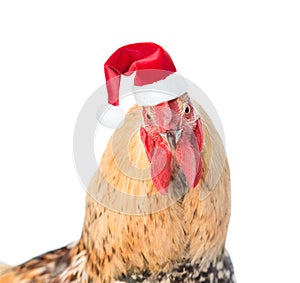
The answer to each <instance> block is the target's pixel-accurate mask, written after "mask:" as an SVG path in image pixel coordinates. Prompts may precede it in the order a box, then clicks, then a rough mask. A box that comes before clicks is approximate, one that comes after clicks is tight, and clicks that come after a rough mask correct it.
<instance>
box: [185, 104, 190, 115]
mask: <svg viewBox="0 0 300 283" xmlns="http://www.w3.org/2000/svg"><path fill="white" fill-rule="evenodd" d="M190 111H191V108H190V106H189V105H188V106H187V107H185V109H184V112H185V114H189V113H190Z"/></svg>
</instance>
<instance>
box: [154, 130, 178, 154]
mask: <svg viewBox="0 0 300 283" xmlns="http://www.w3.org/2000/svg"><path fill="white" fill-rule="evenodd" d="M181 133H182V129H180V130H170V131H167V132H165V133H159V135H160V136H161V137H162V138H163V139H164V140H165V141H166V142H168V144H169V145H170V148H171V150H175V149H176V145H177V142H178V140H179V138H180V137H181Z"/></svg>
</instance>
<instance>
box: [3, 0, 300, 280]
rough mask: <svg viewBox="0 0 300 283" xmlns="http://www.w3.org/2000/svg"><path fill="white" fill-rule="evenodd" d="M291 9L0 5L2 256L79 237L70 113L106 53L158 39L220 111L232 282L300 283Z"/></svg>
mask: <svg viewBox="0 0 300 283" xmlns="http://www.w3.org/2000/svg"><path fill="white" fill-rule="evenodd" d="M104 3H105V4H104ZM299 13H300V4H299V1H296V0H295V1H291V0H288V1H276V0H275V1H274V0H273V1H267V0H252V1H232V0H230V1H186V2H183V1H166V0H164V1H161V0H159V1H156V0H155V1H154V0H152V1H147V2H146V1H144V2H143V1H137V0H131V1H106V2H104V1H102V3H101V2H100V1H81V2H80V3H79V1H30V0H29V1H1V2H0V37H1V38H0V40H1V42H0V125H1V126H0V133H1V138H0V229H1V230H0V260H1V261H4V262H7V263H10V264H17V263H20V262H22V261H24V260H26V259H29V258H30V257H33V256H35V255H38V254H40V253H42V252H45V251H47V250H49V249H54V248H57V247H60V246H63V245H65V244H67V243H69V242H71V241H74V240H76V239H78V238H79V237H80V232H81V227H82V222H83V217H84V198H85V192H84V190H83V189H82V187H81V185H80V182H79V180H78V178H77V173H76V172H75V169H74V164H73V157H72V142H73V129H74V126H75V122H76V118H77V115H78V113H79V111H80V109H81V107H82V105H83V103H84V102H85V100H86V99H87V98H88V97H89V95H90V94H91V93H92V92H93V91H94V90H95V89H96V88H98V87H99V86H100V85H102V84H103V83H104V74H103V63H104V62H105V61H106V59H107V58H108V56H109V55H110V54H111V53H112V52H113V51H115V50H116V49H117V48H119V47H121V46H122V45H125V44H128V43H133V42H140V41H153V42H156V43H158V44H160V45H162V46H163V47H164V48H165V49H166V50H167V51H168V52H169V53H170V54H171V56H172V58H173V60H174V62H175V63H176V66H177V69H178V70H179V71H180V72H181V73H182V74H183V75H184V76H186V77H187V78H189V79H190V80H192V81H193V82H195V83H197V84H198V85H199V86H200V87H201V88H202V89H203V90H204V92H205V93H206V94H207V95H208V96H209V97H210V99H211V101H212V102H213V103H214V105H215V107H216V108H217V110H218V112H219V115H220V116H221V119H222V122H223V126H224V129H225V134H226V140H227V152H228V157H229V161H230V165H231V174H232V193H233V197H232V218H231V224H230V227H229V234H228V241H227V247H228V250H229V251H230V253H231V256H232V259H233V261H234V265H235V270H236V274H237V278H238V281H239V282H241V283H247V282H251V283H253V282H295V281H296V280H298V278H299V276H298V275H299V272H298V271H297V270H298V268H299V266H298V263H299V256H298V255H299V253H300V248H299V239H300V232H299V216H300V209H299V207H300V205H299V196H300V185H299V160H300V150H299V147H300V135H299V120H300V110H299V107H300V103H299V96H300V51H299V50H300V39H299V34H300V31H299V27H300V17H299ZM98 142H100V143H106V142H107V140H101V139H98Z"/></svg>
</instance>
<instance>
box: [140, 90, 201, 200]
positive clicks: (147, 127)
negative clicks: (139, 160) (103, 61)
mask: <svg viewBox="0 0 300 283" xmlns="http://www.w3.org/2000/svg"><path fill="white" fill-rule="evenodd" d="M142 116H143V126H142V127H141V129H140V135H141V139H142V141H143V144H144V147H145V151H146V154H147V157H148V159H149V161H150V163H151V177H152V180H153V183H154V185H155V187H156V188H157V189H158V191H159V192H160V193H162V194H166V193H167V192H168V188H169V186H170V185H172V183H173V181H176V180H177V181H178V180H179V181H180V183H181V184H182V183H183V184H184V187H185V189H188V188H194V187H195V186H196V185H197V184H198V182H199V180H200V177H201V173H202V163H201V157H200V152H201V149H202V145H203V133H202V123H201V120H200V117H199V116H198V115H197V111H196V110H195V109H194V107H193V105H192V103H191V101H190V99H189V97H188V95H187V94H184V95H182V96H180V97H178V98H176V99H173V100H170V101H166V102H163V103H160V104H158V105H155V106H143V109H142Z"/></svg>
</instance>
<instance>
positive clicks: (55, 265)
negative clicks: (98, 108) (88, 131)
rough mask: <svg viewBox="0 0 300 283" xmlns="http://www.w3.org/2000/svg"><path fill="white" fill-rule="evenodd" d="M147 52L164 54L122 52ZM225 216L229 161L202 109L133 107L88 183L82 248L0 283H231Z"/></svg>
mask: <svg viewBox="0 0 300 283" xmlns="http://www.w3.org/2000/svg"><path fill="white" fill-rule="evenodd" d="M145 44H146V47H147V48H148V49H150V51H151V52H152V53H151V52H150V51H149V52H150V53H151V54H152V55H153V53H154V51H155V52H156V53H157V50H159V51H161V50H162V51H163V54H164V56H166V54H167V53H166V52H165V51H164V50H163V49H162V48H161V47H160V46H158V45H156V44H153V43H143V44H141V43H139V44H134V45H130V46H129V47H130V49H132V48H138V47H139V48H141V47H142V49H143V50H145ZM124 48H125V51H127V52H128V46H125V47H123V48H122V49H121V51H122V52H121V53H122V54H123V56H124ZM126 48H127V49H126ZM147 48H146V49H147ZM151 48H154V51H152V49H151ZM167 55H168V54H167ZM118 56H120V52H119V53H118ZM152 57H153V56H152ZM152 57H151V58H152ZM135 68H136V66H135ZM114 70H115V68H114ZM108 90H109V86H108ZM116 104H118V103H116ZM133 175H135V177H133ZM229 218H230V174H229V167H228V162H227V159H226V154H225V150H224V146H223V143H222V140H221V138H220V136H219V135H218V132H217V131H216V129H215V127H214V125H213V123H212V121H211V119H210V118H209V116H208V115H207V113H206V112H205V111H204V110H203V108H202V107H201V106H200V105H199V104H198V103H197V102H195V101H192V100H191V98H190V97H189V95H188V93H187V92H184V93H183V94H178V95H177V96H176V97H175V98H173V99H168V100H166V101H163V102H160V103H157V104H154V105H135V106H133V107H132V108H131V109H130V110H129V111H128V113H127V114H126V116H125V119H124V122H123V124H122V126H120V127H119V128H118V129H116V130H115V132H114V134H113V135H112V137H111V139H110V141H109V142H108V145H107V147H106V150H105V151H104V153H103V156H102V159H101V161H100V165H99V169H98V171H97V172H96V174H95V175H94V177H93V179H92V180H91V183H90V185H89V188H88V193H87V196H86V215H85V221H84V226H83V229H82V235H81V238H80V239H79V241H78V242H76V243H73V244H70V245H68V246H66V247H63V248H60V249H57V250H54V251H51V252H48V253H45V254H43V255H40V256H38V257H36V258H33V259H31V260H29V261H27V262H25V263H23V264H21V265H18V266H15V267H8V266H2V267H0V283H17V282H19V283H25V282H26V283H27V282H28V283H29V282H32V283H33V282H34V283H42V282H49V283H71V282H72V283H75V282H76V283H98V282H99V283H110V282H115V283H117V282H118V283H121V282H122V283H123V282H144V283H147V282H149V283H150V282H161V283H162V282H216V283H218V282H219V283H221V282H223V283H233V282H235V277H234V271H233V266H232V263H231V260H230V257H229V254H228V253H227V251H226V250H225V240H226V234H227V228H228V223H229Z"/></svg>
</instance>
